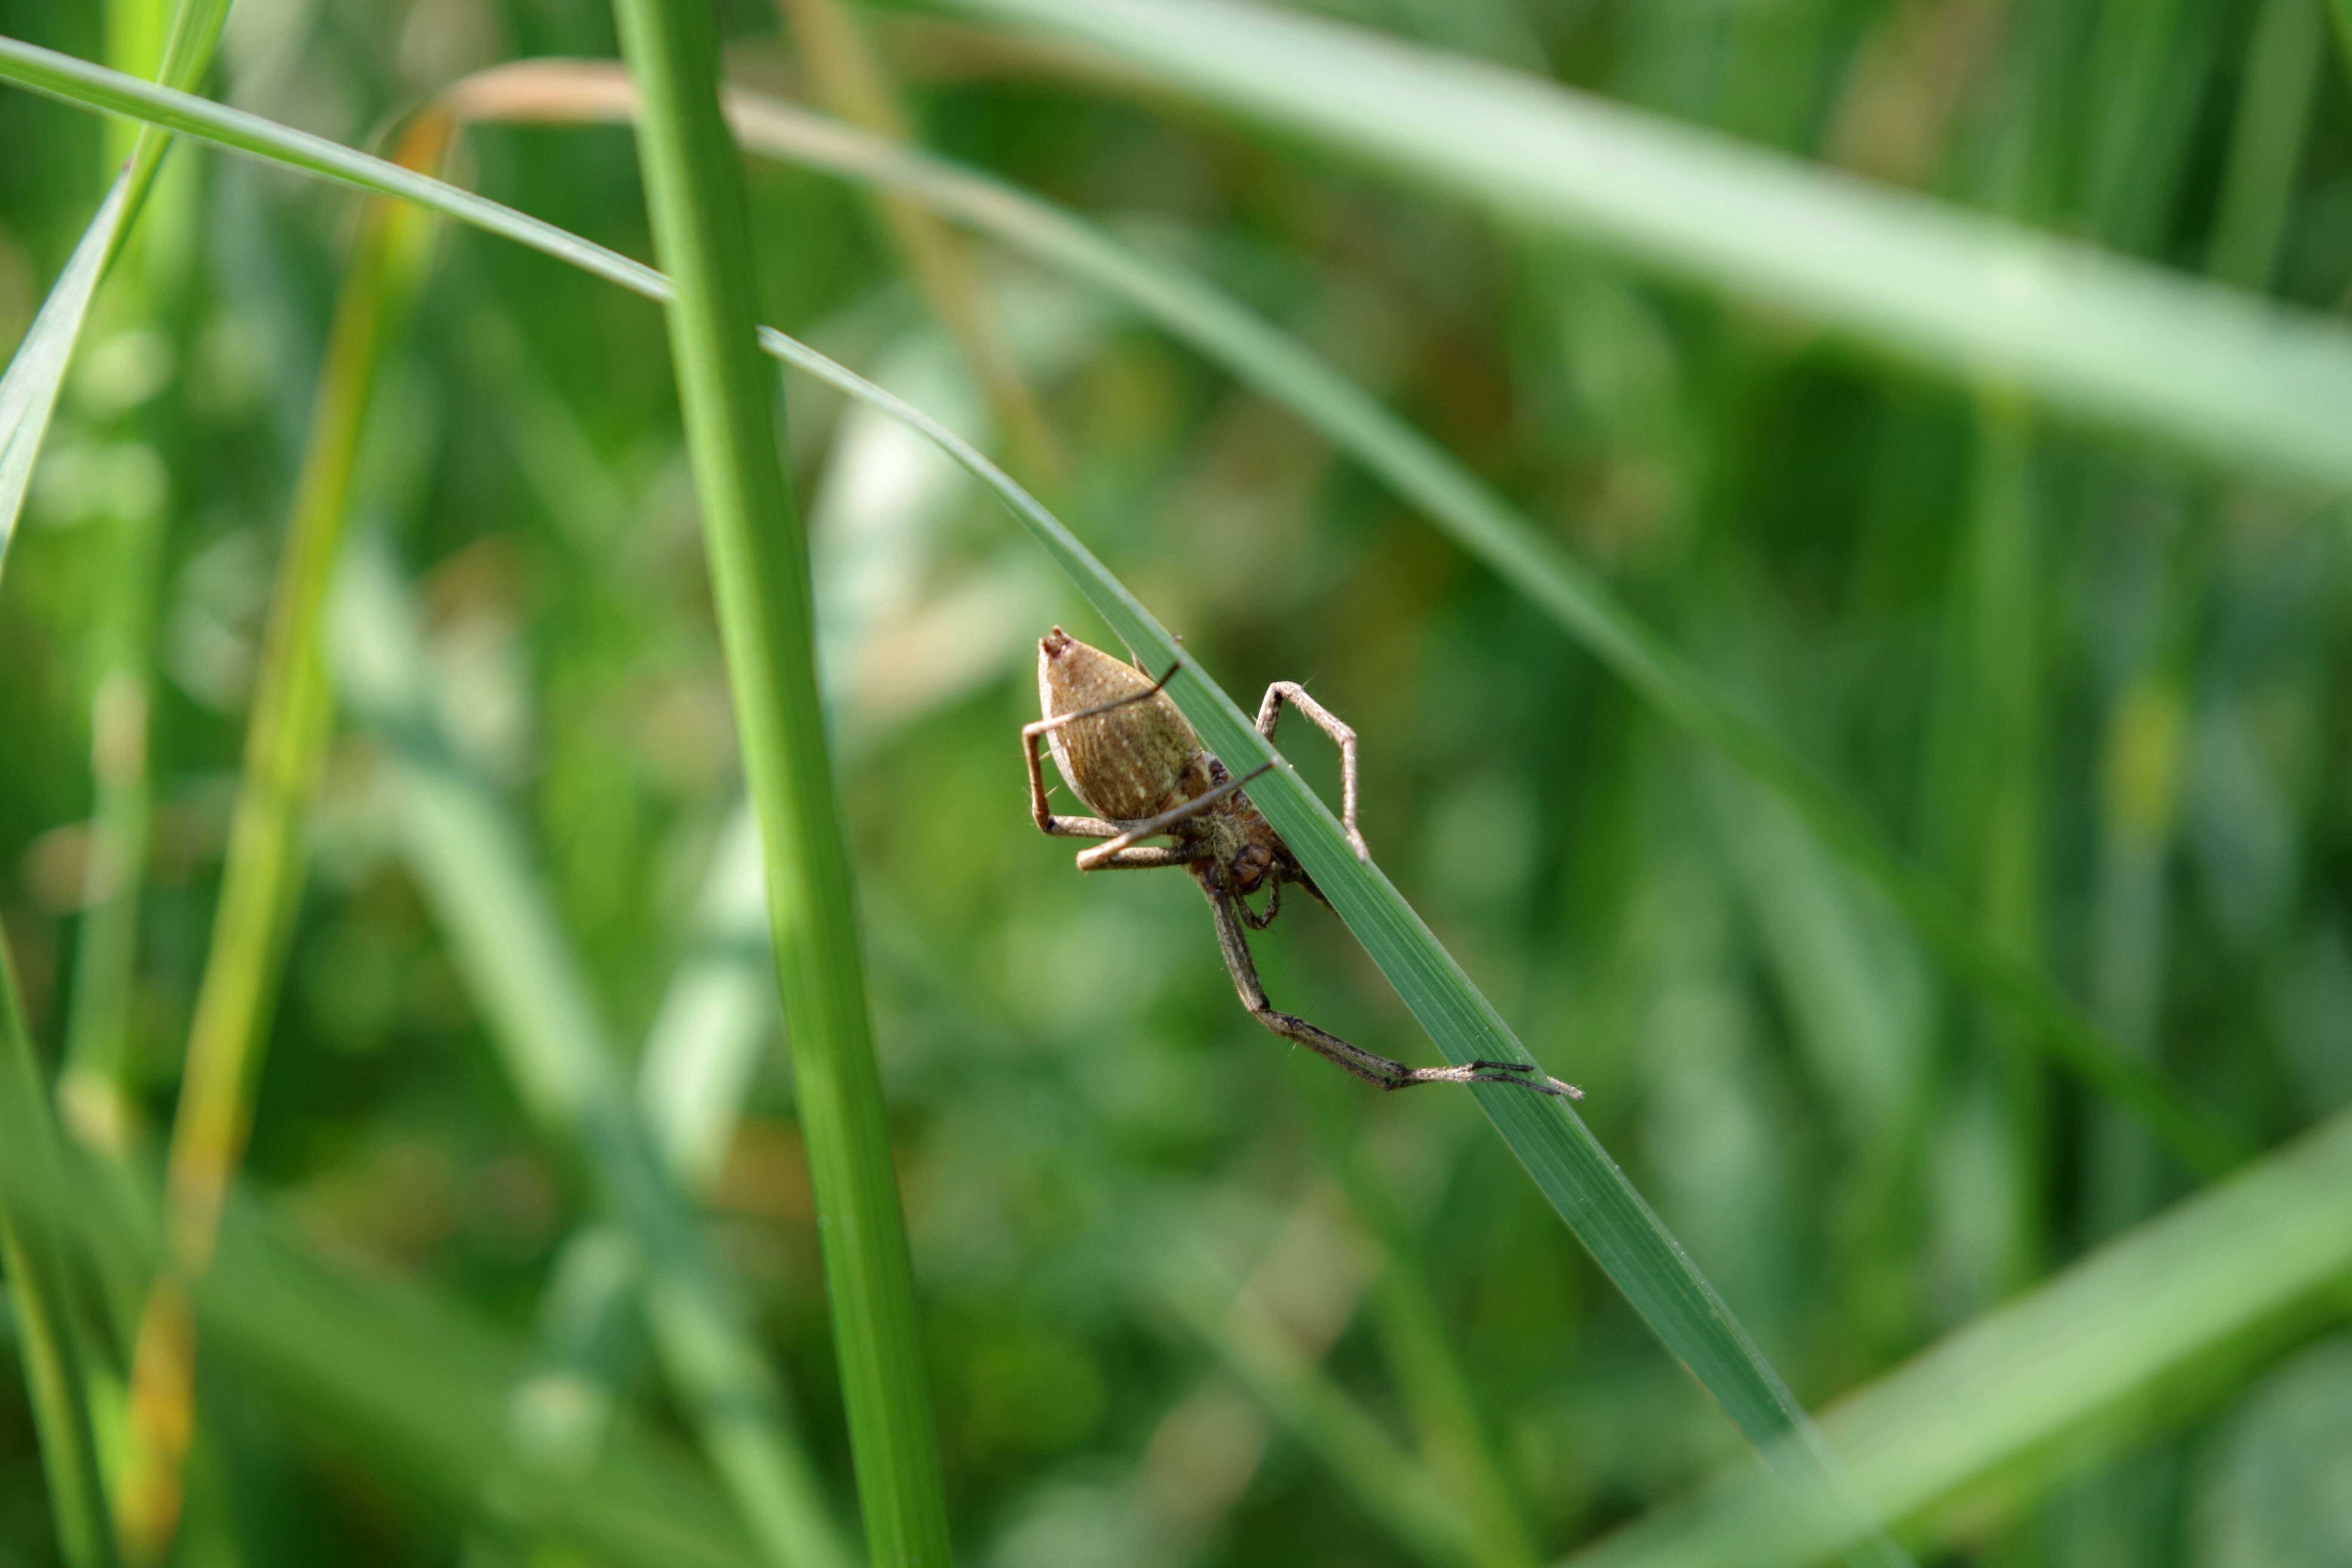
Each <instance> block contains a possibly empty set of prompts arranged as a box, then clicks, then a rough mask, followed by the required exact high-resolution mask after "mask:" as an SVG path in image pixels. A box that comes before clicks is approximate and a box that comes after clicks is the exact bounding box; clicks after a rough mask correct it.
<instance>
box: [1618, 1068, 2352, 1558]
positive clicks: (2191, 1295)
mask: <svg viewBox="0 0 2352 1568" xmlns="http://www.w3.org/2000/svg"><path fill="white" fill-rule="evenodd" d="M2347 1208H2352V1114H2339V1115H2338V1116H2336V1117H2335V1118H2334V1119H2333V1120H2331V1121H2327V1122H2324V1123H2322V1124H2321V1125H2320V1126H2319V1127H2318V1128H2316V1129H2315V1130H2313V1131H2311V1132H2308V1133H2306V1134H2305V1135H2304V1136H2303V1137H2302V1138H2300V1139H2298V1140H2297V1141H2296V1142H2294V1143H2292V1144H2290V1145H2288V1146H2287V1147H2286V1148H2285V1149H2284V1150H2281V1151H2280V1152H2276V1153H2273V1154H2269V1155H2265V1156H2263V1158H2262V1159H2261V1160H2259V1161H2257V1162H2255V1163H2252V1164H2251V1165H2249V1166H2247V1167H2246V1168H2245V1169H2244V1170H2242V1171H2241V1172H2240V1173H2237V1174H2235V1175H2233V1176H2231V1177H2230V1178H2229V1179H2227V1180H2226V1181H2224V1182H2222V1183H2221V1184H2217V1185H2214V1186H2211V1187H2208V1188H2206V1189H2205V1190H2203V1191H2202V1192H2200V1193H2199V1194H2197V1195H2196V1196H2194V1197H2191V1198H2189V1199H2187V1200H2186V1201H2184V1202H2182V1203H2180V1204H2179V1205H2175V1206H2174V1207H2173V1208H2172V1209H2170V1210H2169V1211H2168V1212H2167V1213H2165V1214H2162V1215H2158V1216H2157V1217H2156V1218H2154V1219H2152V1220H2149V1221H2147V1223H2146V1224H2144V1225H2141V1226H2138V1227H2137V1228H2136V1229H2134V1230H2132V1231H2130V1232H2128V1233H2126V1235H2124V1236H2122V1237H2118V1238H2116V1240H2115V1241H2113V1242H2111V1243H2109V1244H2108V1245H2106V1246H2105V1247H2101V1248H2099V1249H2098V1250H2097V1251H2095V1252H2094V1253H2092V1254H2091V1255H2090V1256H2089V1257H2087V1258H2084V1259H2083V1260H2082V1261H2081V1262H2080V1263H2077V1264H2075V1265H2074V1267H2073V1268H2069V1269H2068V1270H2066V1271H2065V1272H2064V1273H2063V1274H2061V1275H2059V1276H2058V1277H2057V1278H2056V1279H2053V1280H2051V1281H2050V1282H2049V1283H2047V1284H2045V1285H2043V1286H2042V1288H2041V1289H2037V1290H2035V1291H2034V1292H2033V1293H2032V1294H2031V1295H2029V1296H2026V1297H2024V1298H2022V1299H2021V1300H2016V1301H2013V1302H2011V1303H2010V1304H2009V1305H2007V1306H2004V1307H2001V1308H2000V1309H1999V1310H1995V1311H1993V1312H1991V1313H1990V1314H1988V1315H1986V1316H1985V1317H1983V1318H1980V1319H1979V1320H1978V1321H1975V1322H1972V1323H1970V1324H1969V1326H1968V1327H1966V1328H1964V1329H1961V1330H1959V1331H1957V1332H1956V1333H1954V1334H1952V1335H1951V1336H1950V1337H1948V1339H1946V1340H1944V1341H1943V1342H1939V1343H1937V1344H1936V1345H1934V1346H1931V1347H1930V1348H1929V1349H1928V1350H1927V1351H1926V1352H1923V1353H1922V1354H1921V1355H1919V1356H1917V1357H1916V1358H1915V1359H1914V1360H1913V1361H1911V1362H1909V1363H1906V1364H1905V1365H1903V1366H1901V1367H1898V1368H1897V1369H1895V1371H1894V1372H1892V1373H1888V1374H1887V1375H1886V1376H1885V1377H1883V1378H1881V1379H1879V1380H1878V1381H1877V1382H1875V1383H1874V1384H1870V1385H1869V1386H1868V1387H1866V1388H1864V1389H1863V1390H1861V1391H1859V1392H1858V1393H1855V1394H1851V1395H1849V1396H1848V1397H1847V1398H1846V1399H1844V1400H1843V1401H1842V1402H1841V1403H1840V1404H1839V1405H1837V1406H1836V1407H1835V1408H1833V1409H1832V1410H1831V1411H1830V1412H1828V1413H1827V1414H1826V1415H1824V1416H1823V1417H1822V1432H1823V1433H1824V1435H1825V1436H1826V1437H1827V1439H1828V1441H1829V1443H1830V1445H1831V1448H1832V1453H1833V1454H1834V1455H1835V1456H1836V1457H1837V1458H1838V1459H1839V1460H1840V1461H1841V1462H1842V1463H1843V1468H1844V1473H1845V1476H1846V1479H1847V1484H1848V1485H1849V1486H1850V1487H1851V1488H1852V1489H1853V1492H1854V1494H1855V1495H1856V1496H1857V1497H1858V1498H1859V1499H1860V1500H1861V1501H1862V1503H1863V1505H1864V1508H1865V1509H1866V1510H1869V1511H1870V1512H1873V1513H1875V1514H1878V1515H1880V1516H1882V1517H1885V1518H1889V1519H1900V1518H1904V1517H1906V1516H1907V1515H1911V1514H1914V1513H1916V1511H1917V1510H1921V1509H1923V1508H1926V1507H1927V1506H1929V1505H1930V1504H1932V1503H1934V1502H1935V1501H1936V1500H1938V1499H1939V1498H1942V1497H1946V1496H1948V1495H1949V1494H1951V1493H1952V1492H1954V1491H1956V1490H1957V1489H1960V1488H1961V1487H1963V1486H1965V1485H1967V1484H1969V1482H1971V1481H1973V1480H1975V1479H1978V1478H1980V1477H1982V1476H1984V1475H1986V1474H1987V1473H1988V1472H1990V1471H1992V1470H1994V1469H1996V1468H1999V1467H2001V1466H2003V1465H2005V1464H2009V1463H2011V1462H2013V1461H2015V1460H2017V1459H2018V1458H2020V1457H2021V1456H2030V1455H2032V1453H2034V1452H2036V1451H2038V1450H2044V1449H2045V1448H2046V1447H2048V1446H2051V1445H2053V1444H2056V1443H2058V1442H2059V1441H2060V1440H2061V1439H2063V1438H2066V1437H2068V1436H2070V1435H2071V1434H2074V1433H2076V1432H2078V1431H2079V1430H2081V1428H2082V1427H2083V1425H2084V1423H2085V1422H2088V1421H2092V1420H2094V1419H2095V1418H2096V1417H2098V1416H2100V1415H2102V1414H2103V1413H2108V1412H2113V1411H2115V1410H2116V1409H2117V1408H2119V1407H2126V1408H2133V1407H2136V1409H2137V1412H2138V1414H2137V1418H2136V1419H2133V1420H2132V1421H2131V1424H2130V1426H2127V1427H2126V1429H2125V1430H2124V1431H2123V1432H2121V1433H2118V1434H2116V1435H2114V1436H2110V1437H2109V1438H2108V1439H2107V1440H2108V1441H2109V1442H2110V1443H2112V1442H2115V1441H2117V1440H2120V1438H2122V1437H2125V1436H2130V1435H2132V1428H2135V1427H2137V1426H2142V1425H2144V1424H2145V1422H2146V1420H2147V1418H2148V1417H2149V1416H2150V1415H2171V1414H2177V1412H2172V1411H2168V1410H2166V1409H2165V1408H2164V1407H2163V1406H2162V1405H2160V1404H2158V1403H2152V1402H2145V1396H2146V1395H2147V1393H2148V1392H2149V1390H2150V1389H2151V1387H2152V1386H2153V1385H2156V1384H2159V1383H2161V1382H2163V1381H2164V1380H2167V1379H2169V1378H2172V1377H2178V1376H2184V1375H2186V1376H2190V1377H2194V1376H2195V1374H2196V1373H2198V1371H2199V1369H2200V1366H2201V1365H2202V1364H2203V1363H2207V1362H2209V1361H2210V1360H2211V1359H2212V1358H2214V1357H2215V1356H2217V1355H2219V1354H2221V1352H2223V1351H2224V1350H2225V1349H2226V1348H2227V1347H2228V1346H2230V1345H2231V1342H2233V1341H2236V1340H2238V1339H2240V1338H2242V1337H2244V1336H2248V1335H2252V1336H2256V1337H2261V1336H2263V1335H2264V1334H2265V1333H2266V1332H2268V1331H2275V1330H2277V1329H2278V1328H2280V1327H2285V1328H2288V1329H2292V1328H2293V1327H2294V1321H2293V1319H2292V1314H2294V1312H2296V1311H2297V1310H2299V1309H2301V1308H2303V1307H2305V1306H2308V1305H2311V1304H2313V1303H2327V1302H2340V1301H2341V1300H2342V1291H2343V1287H2344V1284H2345V1281H2346V1279H2347V1270H2352V1227H2347V1226H2345V1224H2344V1223H2343V1217H2344V1215H2345V1214H2346V1212H2347ZM2053 1369H2063V1371H2062V1372H2060V1373H2058V1374H2056V1375H2053ZM2072 1458H2074V1461H2075V1462H2081V1460H2082V1459H2083V1458H2084V1456H2083V1455H2081V1454H2079V1453H2077V1454H2075V1455H2074V1456H2072ZM1839 1534H1840V1532H1839V1531H1838V1528H1837V1526H1836V1524H1835V1522H1834V1521H1827V1520H1822V1519H1811V1520H1807V1519H1804V1518H1801V1517H1800V1516H1797V1515H1794V1514H1792V1513H1791V1512H1790V1510H1788V1509H1787V1507H1786V1506H1785V1504H1784V1503H1783V1501H1782V1500H1780V1499H1779V1498H1778V1497H1776V1496H1774V1495H1772V1493H1771V1491H1770V1489H1766V1488H1762V1487H1759V1486H1758V1485H1756V1484H1755V1483H1754V1481H1753V1480H1752V1479H1748V1478H1734V1479H1730V1480H1728V1481H1727V1482H1726V1483H1724V1484H1723V1485H1721V1486H1718V1487H1717V1488H1716V1489H1712V1490H1711V1491H1710V1492H1708V1493H1707V1494H1706V1495H1705V1496H1703V1497H1702V1498H1701V1499H1699V1500H1696V1501H1695V1502H1692V1503H1689V1504H1685V1505H1681V1506H1679V1507H1677V1508H1675V1509H1672V1510H1666V1511H1664V1512H1663V1513H1660V1514H1657V1515H1654V1516H1652V1517H1651V1518H1650V1519H1649V1520H1647V1521H1643V1523H1641V1524H1639V1525H1636V1526H1635V1527H1634V1528H1633V1530H1631V1531H1628V1532H1626V1534H1625V1535H1623V1536H1622V1537H1620V1538H1619V1539H1617V1540H1615V1541H1612V1542H1606V1543H1604V1544H1603V1545H1601V1547H1598V1548H1596V1549H1595V1550H1593V1551H1591V1552H1586V1553H1583V1554H1581V1555H1580V1556H1579V1557H1577V1558H1576V1559H1574V1561H1575V1562H1576V1563H1578V1564H1579V1565H1580V1568H1604V1565H1605V1568H1635V1565H1636V1564H1639V1565H1640V1568H1665V1565H1666V1564H1669V1563H1673V1564H1685V1563H1687V1564H1698V1563H1721V1562H1725V1561H1728V1560H1731V1559H1733V1558H1736V1559H1737V1560H1738V1561H1739V1562H1741V1563H1800V1562H1806V1561H1811V1559H1812V1558H1813V1557H1816V1556H1818V1555H1820V1554H1821V1553H1822V1552H1826V1551H1831V1550H1834V1548H1835V1544H1836V1542H1837V1540H1838V1539H1839Z"/></svg>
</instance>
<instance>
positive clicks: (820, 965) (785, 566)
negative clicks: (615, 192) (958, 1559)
mask: <svg viewBox="0 0 2352 1568" xmlns="http://www.w3.org/2000/svg"><path fill="white" fill-rule="evenodd" d="M614 16H615V17H616V18H617V20H618V22H619V26H620V32H621V42H622V52H623V54H624V55H625V58H627V60H628V64H629V70H630V75H631V77H632V78H633V79H635V82H636V84H637V90H638V93H639V96H640V100H641V101H642V104H643V112H642V113H641V114H640V115H639V116H638V121H637V151H638V159H639V162H640V164H641V165H642V167H643V169H644V171H645V180H646V201H647V205H648V207H649V209H650V212H651V216H652V220H653V232H654V244H655V247H656V250H657V251H658V252H659V254H660V256H661V258H662V260H663V262H664V264H665V265H666V267H667V270H668V271H669V273H670V276H671V278H672V279H673V282H674V286H675V293H674V295H673V297H672V299H671V301H670V308H669V321H670V343H671V350H672V358H673V360H674V362H675V363H676V365H677V383H678V395H679V400H680V403H681V404H682V405H683V407H684V411H685V417H686V432H687V447H688V456H689V458H691V460H692V464H693V468H694V475H695V485H696V490H697V495H698V500H699V502H700V505H701V509H702V517H703V527H704V536H705V539H706V541H707V542H708V548H709V556H710V572H711V580H712V582H711V585H712V589H713V593H714V595H715V597H716V598H717V600H718V603H719V633H720V637H721V640H722V641H723V642H724V644H725V645H726V649H727V670H728V679H729V683H730V686H731V688H732V689H733V695H734V701H735V719H736V730H737V732H738V734H739V736H740V740H741V744H742V752H743V766H744V773H745V776H746V781H747V783H748V785H749V788H750V793H751V800H752V804H753V806H754V809H755V810H756V811H757V812H758V814H759V819H760V839H761V847H762V848H763V850H764V851H765V855H764V859H765V864H766V869H767V877H768V900H769V926H770V929H771V930H772V931H773V932H774V933H775V952H776V970H777V976H778V980H779V983H780V984H779V989H780V991H781V993H782V998H783V1009H784V1017H785V1020H786V1025H787V1027H788V1028H789V1029H790V1030H791V1033H792V1038H793V1079H794V1081H795V1084H796V1086H797V1089H798V1096H797V1098H798V1103H799V1111H800V1121H801V1128H802V1131H803V1137H804V1139H805V1141H806V1144H807V1149H808V1161H809V1175H810V1181H811V1186H812V1188H813V1190H814V1194H815V1199H816V1205H817V1211H818V1213H819V1215H821V1216H822V1218H823V1221H824V1224H823V1228H822V1231H821V1235H822V1237H823V1245H824V1273H825V1290H826V1295H827V1298H828V1300H830V1302H831V1304H832V1309H833V1328H834V1348H835V1355H836V1356H837V1358H838V1359H839V1362H840V1365H841V1374H842V1396H843V1403H844V1405H845V1407H846V1411H847V1414H848V1418H849V1436H850V1447H851V1451H852V1455H853V1458H854V1460H855V1462H856V1471H857V1488H858V1498H859V1504H860V1509H861V1511H862V1513H863V1515H864V1517H865V1520H866V1548H867V1550H868V1552H871V1553H872V1554H873V1556H874V1559H875V1560H876V1561H877V1562H878V1563H892V1564H897V1563H946V1562H947V1561H948V1527H947V1502H946V1497H945V1488H944V1482H943V1479H942V1477H941V1474H940V1452H939V1439H938V1436H937V1434H936V1432H935V1431H934V1430H933V1428H932V1423H931V1399H930V1388H929V1376H928V1374H927V1373H926V1372H925V1369H924V1366H923V1359H922V1345H921V1341H920V1338H919V1334H918V1333H917V1330H916V1313H915V1300H914V1279H913V1268H912V1265H911V1263H910V1261H909V1259H908V1252H907V1236H906V1221H905V1218H904V1216H903V1215H901V1214H900V1213H899V1208H898V1184H897V1174H896V1172H895V1171H894V1170H893V1168H892V1164H891V1158H890V1137H889V1127H888V1120H887V1112H886V1110H885V1108H884V1105H883V1101H882V1081H881V1076H880V1073H879V1072H878V1070H877V1067H876V1064H875V1060H874V1044H873V1033H872V1026H871V1024H870V1022H869V1021H868V1019H867V1016H866V974H865V965H864V962H863V960H862V958H861V955H860V953H859V942H858V935H857V926H856V921H857V914H856V905H855V898H854V894H853V890H852V886H851V879H850V870H849V858H848V852H847V846H846V845H845V841H844V837H843V832H842V826H841V816H840V809H839V806H838V805H837V803H836V801H835V790H834V780H833V771H832V759H831V755H830V750H829V747H828V745H827V742H826V737H825V732H824V716H823V710H822V707H821V705H820V702H819V699H818V695H817V679H816V668H815V637H814V626H813V620H814V616H813V613H812V609H811V604H810V595H809V566H808V547H807V542H806V540H805V539H804V538H803V535H802V532H801V530H800V527H799V522H798V519H797V518H796V517H795V515H794V513H793V504H792V498H791V495H790V492H789V491H788V490H787V489H786V488H785V485H784V481H783V474H782V467H781V464H780V458H779V454H778V450H777V424H776V415H777V411H776V410H775V409H774V408H772V406H771V402H772V400H771V395H770V387H769V382H770V377H769V374H768V373H767V371H766V370H765V369H764V368H763V367H762V366H761V363H760V360H759V353H758V342H757V340H756V339H755V338H754V337H753V335H752V333H753V330H754V327H755V324H756V323H755V320H754V313H753V289H752V274H751V227H750V222H749V219H748V217H747V216H746V207H747V205H748V197H747V196H746V195H745V191H744V183H743V170H742V165H741V159H740V153H738V152H737V150H736V147H735V142H734V140H733V138H732V137H731V136H730V134H729V133H728V130H727V124H726V121H725V120H724V119H723V118H722V117H721V115H720V112H719V44H718V37H717V33H716V29H715V26H714V25H713V22H712V18H711V16H710V11H709V6H708V5H705V4H702V3H701V0H667V3H665V0H615V3H614Z"/></svg>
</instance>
